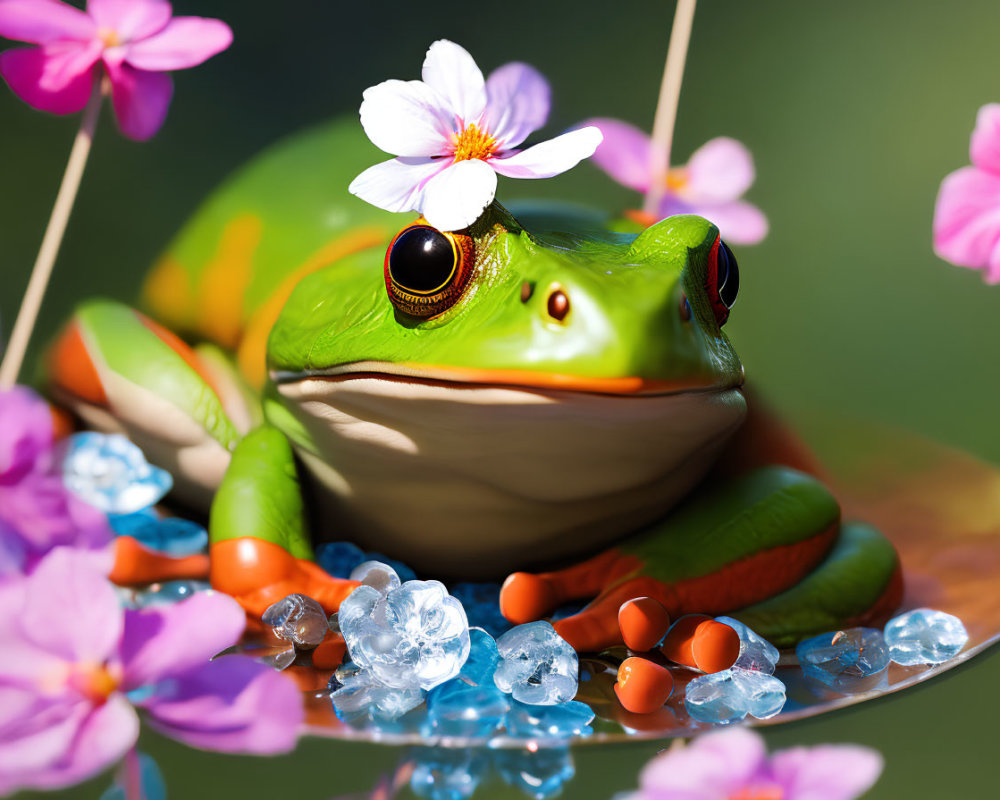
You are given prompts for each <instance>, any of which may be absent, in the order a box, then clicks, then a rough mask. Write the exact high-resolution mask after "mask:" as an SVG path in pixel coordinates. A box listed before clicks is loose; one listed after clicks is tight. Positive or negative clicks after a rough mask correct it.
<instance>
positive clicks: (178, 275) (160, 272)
mask: <svg viewBox="0 0 1000 800" xmlns="http://www.w3.org/2000/svg"><path fill="white" fill-rule="evenodd" d="M142 305H143V307H145V308H147V309H148V310H149V311H151V312H152V313H153V314H154V315H155V316H156V317H158V318H159V319H162V320H164V321H165V322H166V323H167V324H168V325H171V326H173V327H174V328H177V329H179V330H183V331H190V330H191V329H192V328H193V327H194V313H195V307H194V292H193V291H192V289H191V278H190V276H189V275H188V273H187V270H185V269H184V267H183V266H182V265H181V264H180V263H179V262H177V261H175V260H174V259H173V257H171V256H169V255H166V256H164V257H163V258H161V259H160V260H159V261H158V262H157V263H156V265H155V266H154V267H153V269H152V271H151V272H150V273H149V277H148V278H146V282H145V284H144V285H143V287H142Z"/></svg>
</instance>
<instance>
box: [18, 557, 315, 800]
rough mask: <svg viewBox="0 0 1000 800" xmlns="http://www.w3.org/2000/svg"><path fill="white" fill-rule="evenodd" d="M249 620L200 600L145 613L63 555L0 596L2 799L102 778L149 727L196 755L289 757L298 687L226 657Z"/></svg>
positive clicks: (223, 600) (298, 709) (297, 717)
mask: <svg viewBox="0 0 1000 800" xmlns="http://www.w3.org/2000/svg"><path fill="white" fill-rule="evenodd" d="M244 623H245V615H244V612H243V610H242V609H241V608H240V606H239V605H238V604H237V603H236V601H235V600H233V599H232V598H230V597H228V596H226V595H222V594H216V593H205V594H199V595H196V596H194V597H192V598H191V599H189V600H185V601H182V602H180V603H177V604H176V605H169V606H157V607H156V608H149V609H143V610H127V611H123V609H122V608H121V607H120V606H119V604H118V600H117V597H116V595H115V591H114V588H113V587H112V586H111V584H110V583H108V581H107V580H106V579H105V578H104V577H103V575H102V574H101V573H100V572H99V571H97V570H95V569H94V568H93V566H92V564H91V563H90V562H89V561H88V560H87V559H86V558H84V557H83V556H82V555H81V554H80V553H78V552H76V551H74V550H71V549H69V548H59V549H57V550H54V551H53V552H52V553H50V554H49V555H48V556H47V557H46V558H45V559H44V560H43V561H42V563H41V564H40V565H39V566H38V568H37V569H36V570H35V572H34V573H33V574H32V575H31V576H29V577H27V578H21V579H18V580H12V581H7V582H6V583H4V584H0V642H2V643H3V644H2V650H3V654H4V656H3V658H2V659H0V794H4V793H7V792H11V791H13V790H15V789H17V788H20V787H25V788H28V787H30V788H39V789H50V788H55V787H59V786H66V785H68V784H71V783H75V782H77V781H81V780H84V779H85V778H87V777H89V776H91V775H93V774H95V773H97V772H99V771H101V770H102V769H104V768H106V767H108V766H110V765H111V764H112V763H114V762H115V761H117V760H118V759H120V758H121V757H122V755H124V753H125V752H126V751H127V750H128V749H129V748H131V747H132V746H133V745H134V744H135V740H136V736H137V735H138V732H139V719H138V717H137V715H136V712H135V708H134V707H138V708H142V709H144V710H145V712H146V714H147V720H148V721H149V723H150V725H151V726H152V727H154V728H156V729H157V730H159V731H161V732H162V733H164V734H166V735H168V736H172V737H173V738H175V739H179V740H181V741H183V742H186V743H188V744H191V745H194V746H196V747H204V748H211V749H216V750H224V751H232V752H253V753H273V752H279V751H284V750H288V749H290V748H291V747H292V746H293V745H294V743H295V739H296V736H297V733H298V728H299V725H300V724H301V721H302V713H303V712H302V701H301V695H300V693H299V691H298V689H297V687H296V686H295V684H294V683H293V682H291V681H289V680H288V679H287V678H286V677H285V676H283V675H281V674H279V673H277V672H275V671H274V670H272V669H271V668H269V667H267V666H265V665H263V664H260V663H258V662H256V661H254V660H252V659H250V658H248V657H244V656H226V657H223V658H220V659H217V660H215V661H209V659H210V658H211V657H212V656H214V655H215V654H217V653H218V652H220V651H221V650H223V649H225V648H226V647H229V646H231V645H232V644H233V643H234V642H236V640H237V639H238V638H239V636H240V634H241V633H242V631H243V626H244Z"/></svg>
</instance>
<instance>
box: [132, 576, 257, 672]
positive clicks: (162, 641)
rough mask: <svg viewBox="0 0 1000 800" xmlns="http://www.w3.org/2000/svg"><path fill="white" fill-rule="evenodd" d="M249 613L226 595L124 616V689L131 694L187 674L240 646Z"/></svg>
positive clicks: (196, 598) (213, 594) (208, 595)
mask: <svg viewBox="0 0 1000 800" xmlns="http://www.w3.org/2000/svg"><path fill="white" fill-rule="evenodd" d="M245 626H246V613H245V612H244V611H243V609H242V608H241V607H240V605H239V603H237V602H236V601H235V600H233V599H232V598H231V597H229V596H228V595H224V594H219V593H217V592H206V593H201V594H196V595H195V596H194V597H192V598H190V599H188V600H184V601H182V602H180V603H176V604H174V605H170V606H160V607H155V608H147V609H142V610H140V611H126V612H125V632H124V634H123V635H122V644H121V659H122V666H123V667H124V669H125V680H124V684H123V688H124V689H126V690H132V689H135V688H138V687H140V686H144V685H146V684H148V683H153V682H155V681H158V680H160V679H161V678H164V677H167V676H170V675H176V674H178V673H182V672H187V671H188V670H190V669H192V668H193V667H199V666H201V665H203V664H206V663H208V661H209V659H211V658H212V656H214V655H216V654H217V653H220V652H222V651H223V650H225V649H226V648H227V647H230V646H231V645H233V644H235V643H236V640H237V639H239V638H240V635H241V634H242V633H243V628H244V627H245Z"/></svg>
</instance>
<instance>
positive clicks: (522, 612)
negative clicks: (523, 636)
mask: <svg viewBox="0 0 1000 800" xmlns="http://www.w3.org/2000/svg"><path fill="white" fill-rule="evenodd" d="M556 605H558V598H557V597H556V595H555V590H554V589H553V588H552V585H551V584H550V583H549V582H548V581H547V580H545V578H543V577H541V576H540V575H532V574H531V573H528V572H515V573H514V574H513V575H510V576H508V578H507V580H505V581H504V584H503V587H502V588H501V589H500V613H501V614H503V615H504V617H506V618H507V619H508V620H509V621H510V622H513V623H514V624H515V625H523V624H524V623H526V622H534V621H535V620H536V619H541V618H542V617H544V616H545V615H546V614H548V613H549V611H551V610H552V609H553V608H555V606H556Z"/></svg>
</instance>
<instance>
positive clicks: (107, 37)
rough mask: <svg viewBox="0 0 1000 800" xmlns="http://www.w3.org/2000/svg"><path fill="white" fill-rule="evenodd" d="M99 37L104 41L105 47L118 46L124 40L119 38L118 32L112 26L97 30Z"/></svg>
mask: <svg viewBox="0 0 1000 800" xmlns="http://www.w3.org/2000/svg"><path fill="white" fill-rule="evenodd" d="M97 38H98V39H100V40H101V41H102V42H104V46H105V47H118V45H120V44H121V43H122V40H121V39H119V38H118V32H117V31H113V30H111V28H101V29H100V30H98V31H97Z"/></svg>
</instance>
